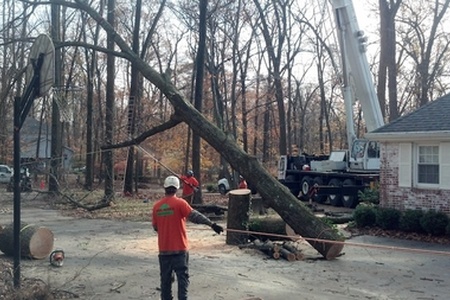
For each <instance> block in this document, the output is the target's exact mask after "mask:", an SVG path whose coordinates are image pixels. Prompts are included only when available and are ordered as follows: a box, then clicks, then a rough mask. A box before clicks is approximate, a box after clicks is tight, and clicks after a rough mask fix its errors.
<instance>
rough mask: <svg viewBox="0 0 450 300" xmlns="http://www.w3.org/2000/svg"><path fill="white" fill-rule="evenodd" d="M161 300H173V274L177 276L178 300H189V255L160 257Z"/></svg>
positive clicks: (186, 253)
mask: <svg viewBox="0 0 450 300" xmlns="http://www.w3.org/2000/svg"><path fill="white" fill-rule="evenodd" d="M158 257H159V270H160V276H161V300H172V299H173V297H172V273H173V272H175V274H176V275H177V282H178V300H187V298H188V286H189V267H188V263H189V253H188V252H185V253H181V254H172V255H159V256H158Z"/></svg>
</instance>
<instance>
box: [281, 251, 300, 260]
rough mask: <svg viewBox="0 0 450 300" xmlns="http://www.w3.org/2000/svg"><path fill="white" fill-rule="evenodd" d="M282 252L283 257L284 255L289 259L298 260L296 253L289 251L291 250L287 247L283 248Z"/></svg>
mask: <svg viewBox="0 0 450 300" xmlns="http://www.w3.org/2000/svg"><path fill="white" fill-rule="evenodd" d="M280 254H281V257H283V258H284V259H286V260H287V261H294V260H297V258H296V257H295V254H294V253H292V252H291V251H289V250H288V249H286V248H281V250H280Z"/></svg>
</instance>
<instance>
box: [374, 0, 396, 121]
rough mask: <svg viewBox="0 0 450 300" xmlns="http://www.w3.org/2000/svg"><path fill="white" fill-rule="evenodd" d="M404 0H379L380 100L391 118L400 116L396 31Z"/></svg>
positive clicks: (382, 109)
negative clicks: (397, 16) (397, 19)
mask: <svg viewBox="0 0 450 300" xmlns="http://www.w3.org/2000/svg"><path fill="white" fill-rule="evenodd" d="M401 3H402V0H397V1H386V0H379V9H380V62H379V66H378V86H377V93H378V100H379V101H380V107H381V111H382V113H383V115H384V116H386V114H387V113H388V115H389V120H390V121H393V120H395V119H397V118H398V116H399V112H398V107H397V63H396V44H397V41H396V40H397V39H396V33H395V16H396V15H397V12H398V9H399V8H400V5H401ZM386 84H387V87H388V94H389V97H388V100H389V106H388V107H389V111H387V109H386V102H387V99H386Z"/></svg>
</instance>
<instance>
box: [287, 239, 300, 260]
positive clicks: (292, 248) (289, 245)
mask: <svg viewBox="0 0 450 300" xmlns="http://www.w3.org/2000/svg"><path fill="white" fill-rule="evenodd" d="M283 248H285V249H287V250H289V251H291V252H292V253H294V255H295V259H296V260H303V258H304V255H303V253H302V251H301V250H299V249H297V247H295V246H294V245H293V244H292V243H290V242H285V243H283Z"/></svg>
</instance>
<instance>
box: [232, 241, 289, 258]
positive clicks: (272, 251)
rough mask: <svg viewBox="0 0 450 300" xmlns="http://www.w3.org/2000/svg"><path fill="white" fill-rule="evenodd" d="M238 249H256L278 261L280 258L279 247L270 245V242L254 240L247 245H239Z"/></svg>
mask: <svg viewBox="0 0 450 300" xmlns="http://www.w3.org/2000/svg"><path fill="white" fill-rule="evenodd" d="M239 248H240V249H243V248H247V249H256V250H259V251H261V252H264V253H265V254H267V255H268V256H270V257H272V258H274V259H279V258H280V249H281V247H280V246H279V245H277V244H274V243H272V242H271V241H265V242H262V241H261V240H259V239H256V240H254V241H253V242H251V243H247V244H244V245H239Z"/></svg>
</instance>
